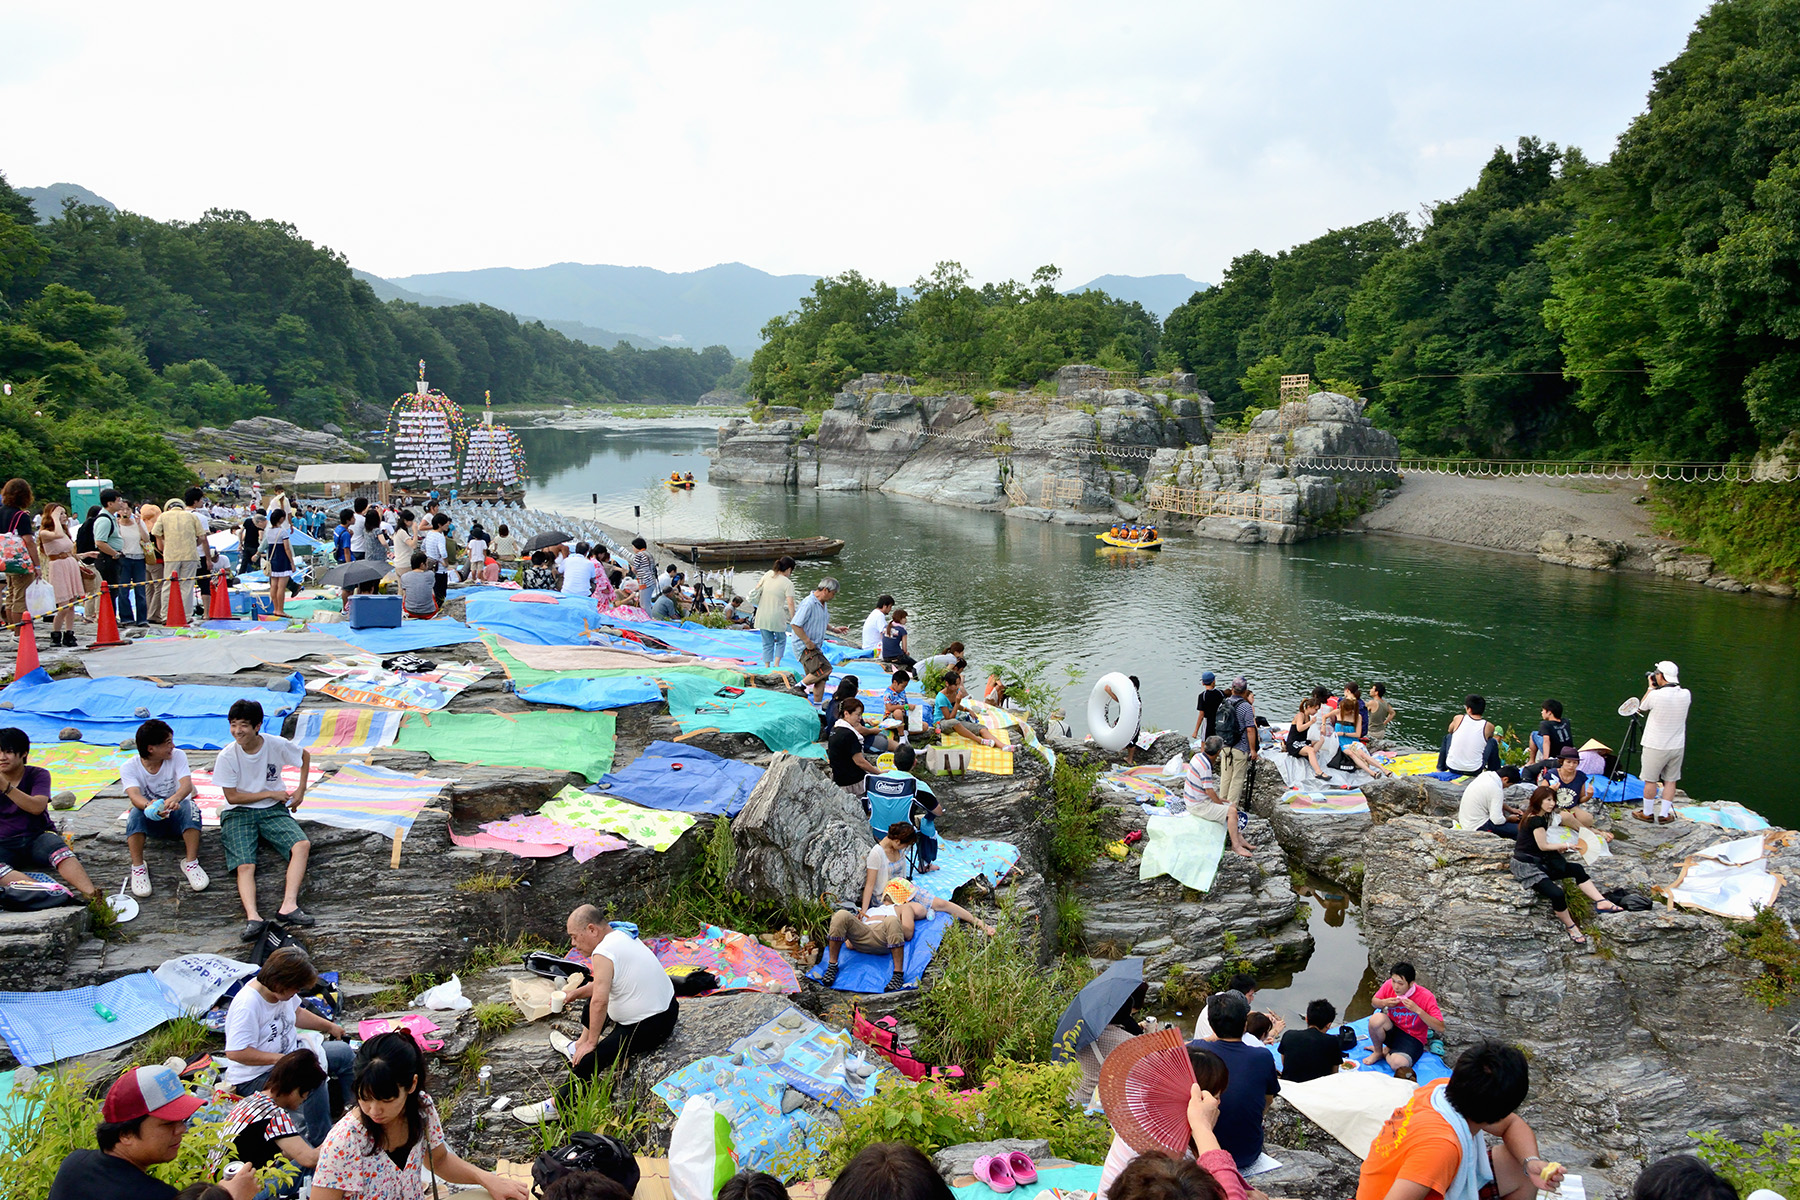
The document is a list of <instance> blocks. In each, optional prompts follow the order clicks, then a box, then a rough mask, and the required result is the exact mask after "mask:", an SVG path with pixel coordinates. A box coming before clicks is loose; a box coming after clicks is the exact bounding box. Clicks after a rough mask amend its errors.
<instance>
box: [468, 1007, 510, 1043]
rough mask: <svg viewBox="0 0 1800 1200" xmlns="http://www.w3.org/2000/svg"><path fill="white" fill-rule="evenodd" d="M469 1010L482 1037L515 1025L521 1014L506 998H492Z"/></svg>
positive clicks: (502, 1031) (490, 1035) (503, 1031)
mask: <svg viewBox="0 0 1800 1200" xmlns="http://www.w3.org/2000/svg"><path fill="white" fill-rule="evenodd" d="M470 1012H471V1013H473V1014H474V1017H475V1024H476V1025H477V1026H478V1027H480V1029H481V1035H482V1036H483V1037H492V1036H493V1035H494V1034H496V1033H505V1032H506V1031H507V1030H509V1029H511V1028H512V1027H513V1026H514V1025H517V1024H518V1023H519V1021H520V1019H521V1017H522V1016H523V1014H521V1013H520V1012H519V1010H518V1009H517V1008H516V1007H515V1006H514V1005H513V1004H512V1003H511V1002H510V1001H506V1000H493V1001H489V1002H487V1003H485V1004H477V1005H476V1006H475V1007H474V1008H473V1009H471V1010H470Z"/></svg>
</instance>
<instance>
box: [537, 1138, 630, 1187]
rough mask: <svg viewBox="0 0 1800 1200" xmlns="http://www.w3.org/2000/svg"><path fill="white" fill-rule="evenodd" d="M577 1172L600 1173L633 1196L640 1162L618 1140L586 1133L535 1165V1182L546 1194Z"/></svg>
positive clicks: (538, 1160) (570, 1140) (548, 1154)
mask: <svg viewBox="0 0 1800 1200" xmlns="http://www.w3.org/2000/svg"><path fill="white" fill-rule="evenodd" d="M576 1171H598V1172H599V1173H600V1174H602V1175H605V1176H606V1177H607V1178H609V1179H611V1180H613V1181H614V1182H616V1183H617V1184H618V1185H619V1186H620V1187H622V1188H624V1189H625V1191H626V1192H627V1193H628V1194H629V1193H631V1192H635V1191H636V1190H637V1185H638V1165H637V1159H636V1158H635V1157H633V1156H632V1153H631V1151H630V1150H628V1149H627V1148H626V1146H625V1143H624V1142H621V1141H620V1140H619V1139H618V1138H614V1137H607V1136H606V1135H604V1134H599V1133H587V1132H585V1131H581V1132H576V1133H572V1134H570V1135H569V1140H568V1143H567V1144H566V1145H562V1146H558V1147H557V1148H556V1149H554V1150H546V1151H544V1152H543V1153H542V1154H540V1155H538V1156H537V1158H536V1160H535V1161H533V1162H532V1164H531V1182H532V1184H533V1185H534V1186H535V1187H536V1188H537V1190H538V1194H539V1195H542V1194H543V1193H544V1192H545V1191H547V1190H549V1187H550V1185H551V1184H553V1183H555V1182H556V1181H557V1180H559V1179H561V1178H562V1177H563V1176H564V1175H572V1174H574V1173H575V1172H576Z"/></svg>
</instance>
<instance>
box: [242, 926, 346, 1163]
mask: <svg viewBox="0 0 1800 1200" xmlns="http://www.w3.org/2000/svg"><path fill="white" fill-rule="evenodd" d="M318 982H319V973H318V971H317V970H315V969H314V967H313V965H312V960H311V959H309V958H307V957H306V952H305V951H304V950H302V949H300V947H298V946H282V947H281V948H280V949H278V950H275V951H272V952H271V953H270V955H269V957H268V959H267V960H266V961H265V962H264V963H263V965H262V969H261V970H259V971H258V972H257V973H256V974H255V976H253V977H252V978H251V979H250V980H249V981H248V982H246V983H245V984H244V986H243V988H242V989H240V990H239V992H238V994H237V995H236V996H234V997H233V998H232V1001H231V1007H230V1008H229V1009H227V1010H226V1012H225V1082H226V1083H228V1084H230V1085H231V1087H232V1089H233V1090H234V1091H236V1092H237V1094H238V1095H240V1096H249V1095H253V1094H254V1093H256V1092H259V1091H261V1090H262V1089H263V1085H264V1084H266V1083H268V1081H269V1072H270V1071H271V1070H272V1069H273V1068H274V1066H275V1064H276V1063H277V1062H279V1061H281V1057H282V1056H283V1055H284V1054H291V1053H292V1052H293V1051H295V1050H298V1049H300V1048H301V1042H300V1033H299V1031H300V1030H302V1029H312V1030H317V1031H318V1032H319V1033H322V1034H324V1035H325V1036H326V1037H328V1038H337V1039H340V1040H338V1041H328V1042H326V1043H325V1069H326V1072H327V1074H328V1076H329V1078H328V1079H327V1080H326V1082H324V1083H321V1084H320V1085H319V1086H318V1087H316V1088H314V1089H313V1091H312V1094H311V1095H309V1096H307V1097H306V1099H305V1100H304V1101H303V1102H302V1103H301V1105H300V1116H301V1119H302V1120H303V1121H304V1122H305V1126H306V1140H307V1141H308V1142H311V1143H312V1144H313V1145H315V1146H317V1145H319V1144H321V1143H322V1142H324V1140H325V1135H326V1134H328V1133H330V1132H331V1094H330V1093H329V1092H327V1091H326V1089H327V1088H329V1087H334V1086H335V1088H336V1089H337V1093H338V1097H339V1099H340V1100H342V1101H343V1102H344V1103H345V1105H346V1107H347V1106H348V1104H349V1102H350V1095H349V1083H350V1072H351V1066H352V1064H353V1063H354V1062H355V1059H356V1055H355V1052H354V1051H353V1050H351V1049H350V1044H349V1043H348V1042H345V1041H343V1040H341V1039H342V1038H343V1037H344V1036H345V1034H344V1027H343V1026H342V1025H339V1024H338V1023H337V1022H335V1021H327V1020H326V1019H325V1018H324V1017H321V1016H320V1015H319V1014H318V1013H316V1012H313V1011H312V1010H311V1009H309V1008H304V1007H302V1006H301V1004H300V994H301V993H302V992H310V991H311V990H312V989H313V988H314V987H316V986H318Z"/></svg>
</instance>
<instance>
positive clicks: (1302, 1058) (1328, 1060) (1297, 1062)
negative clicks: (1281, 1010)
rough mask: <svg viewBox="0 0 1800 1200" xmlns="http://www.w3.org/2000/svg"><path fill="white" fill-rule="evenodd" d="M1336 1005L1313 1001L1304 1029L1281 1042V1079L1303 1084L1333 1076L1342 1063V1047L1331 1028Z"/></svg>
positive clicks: (1323, 1001) (1292, 1033)
mask: <svg viewBox="0 0 1800 1200" xmlns="http://www.w3.org/2000/svg"><path fill="white" fill-rule="evenodd" d="M1336 1020H1337V1006H1336V1005H1334V1004H1332V1002H1331V1001H1329V1000H1323V999H1321V1000H1314V1001H1313V1002H1312V1003H1311V1004H1308V1005H1307V1006H1306V1028H1305V1029H1295V1030H1291V1031H1290V1032H1288V1033H1287V1034H1286V1035H1284V1036H1283V1037H1282V1039H1281V1077H1282V1078H1283V1079H1285V1080H1287V1081H1288V1082H1289V1083H1305V1082H1306V1081H1307V1080H1309V1079H1323V1078H1324V1077H1325V1076H1327V1075H1331V1074H1334V1073H1335V1072H1336V1071H1337V1069H1338V1064H1339V1063H1341V1062H1343V1061H1344V1044H1343V1043H1342V1042H1341V1041H1339V1040H1338V1035H1337V1031H1336V1030H1334V1029H1333V1028H1332V1027H1331V1025H1332V1022H1334V1021H1336Z"/></svg>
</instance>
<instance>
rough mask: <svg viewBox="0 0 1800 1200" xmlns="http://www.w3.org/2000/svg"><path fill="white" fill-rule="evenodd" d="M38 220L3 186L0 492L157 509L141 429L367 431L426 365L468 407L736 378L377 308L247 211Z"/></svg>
mask: <svg viewBox="0 0 1800 1200" xmlns="http://www.w3.org/2000/svg"><path fill="white" fill-rule="evenodd" d="M36 218H37V214H36V213H35V212H34V211H33V209H32V206H31V204H30V202H29V201H27V200H26V199H25V198H24V197H22V196H20V195H19V194H18V193H17V192H15V191H13V190H12V188H11V187H9V186H7V184H6V182H5V179H4V177H3V176H0V381H5V382H6V383H7V384H9V385H10V386H11V388H12V394H11V395H10V396H5V397H0V478H3V477H7V476H11V475H22V476H24V477H25V478H27V479H29V480H31V481H32V482H33V484H38V483H40V482H41V483H49V482H52V481H60V480H63V479H68V478H71V477H73V476H74V475H76V474H80V473H81V465H82V463H83V462H84V461H86V460H88V459H94V458H98V459H99V460H100V461H101V463H102V464H103V468H104V469H105V470H106V471H107V472H108V473H110V474H111V475H112V476H113V478H114V479H116V480H119V481H120V482H121V484H122V485H123V486H126V487H128V488H129V490H131V491H133V492H134V493H138V494H150V493H153V492H154V493H167V492H169V491H172V490H176V485H178V484H179V483H180V482H181V481H182V480H183V479H184V477H185V471H184V470H183V469H182V467H181V464H180V462H179V461H178V460H177V459H176V458H175V457H174V455H173V454H172V453H170V452H169V451H168V450H167V447H166V444H165V443H164V441H163V439H162V438H161V437H159V436H156V433H155V431H157V430H160V429H162V428H165V427H167V426H168V425H169V424H171V423H173V424H178V425H197V424H214V425H217V424H225V423H228V422H230V421H234V420H237V419H239V418H241V417H248V416H256V415H260V414H272V415H275V416H279V417H282V418H284V419H286V420H290V421H294V422H296V423H299V424H302V425H308V426H315V427H316V426H318V425H322V424H324V423H326V422H328V421H336V422H342V423H346V424H352V423H366V422H367V421H368V419H369V416H368V414H370V413H374V414H385V412H386V409H387V405H388V403H389V402H390V401H391V400H392V399H393V398H394V397H395V396H397V395H399V394H400V393H401V392H403V391H405V390H407V389H408V388H409V386H410V385H411V383H412V381H413V380H414V378H416V375H415V370H416V368H415V366H414V364H416V363H417V361H418V360H419V359H421V358H423V359H425V360H426V362H427V364H428V369H429V374H430V378H431V382H432V384H433V386H435V387H437V388H439V389H441V390H442V391H444V392H445V393H446V394H447V395H449V396H450V397H451V398H452V399H454V400H458V401H460V402H462V403H464V404H478V403H480V401H481V398H482V393H483V392H484V391H489V390H491V391H492V392H493V395H494V399H495V401H496V403H501V404H505V403H546V402H558V403H560V402H581V401H594V400H603V399H627V400H634V401H636V400H652V401H661V402H674V403H691V402H692V401H694V400H695V399H697V398H698V397H699V396H700V395H701V394H703V393H704V392H706V391H709V390H710V389H711V388H712V387H713V386H715V384H716V383H717V382H719V381H720V380H721V379H724V378H727V377H729V376H731V374H732V372H733V371H734V368H737V367H738V364H737V363H736V362H735V360H734V359H733V358H732V356H731V354H730V353H729V352H728V351H727V350H726V349H725V348H724V347H722V346H715V347H710V348H708V349H706V350H703V351H699V352H695V351H693V350H686V349H674V348H665V349H657V350H638V349H634V348H632V347H630V346H619V347H617V348H616V349H613V350H605V349H599V348H596V347H590V346H587V345H584V344H583V343H580V342H576V341H572V340H570V339H569V338H567V337H565V336H563V335H562V334H560V333H557V332H555V331H554V330H550V329H546V328H545V327H544V326H543V325H541V324H537V323H529V324H527V323H521V322H520V321H518V320H517V319H515V318H514V317H512V316H511V315H510V314H508V313H504V312H501V311H500V310H498V309H495V308H490V307H488V306H486V305H478V304H462V305H456V306H454V307H448V308H427V307H420V306H418V305H413V304H405V303H401V302H398V301H395V302H393V303H388V304H383V303H382V302H380V301H379V300H377V299H376V298H375V294H374V293H373V292H372V291H371V290H370V289H369V286H368V284H366V283H364V282H362V281H361V280H358V279H356V278H355V277H354V276H353V275H352V273H351V271H350V267H349V264H348V263H346V262H345V260H344V259H343V257H342V256H341V255H338V254H334V253H333V252H331V251H330V250H327V249H324V248H323V247H319V246H315V245H313V244H312V243H311V242H309V241H307V240H306V239H305V238H302V237H301V236H300V235H299V234H298V232H296V230H295V229H294V227H293V226H291V225H284V224H281V223H280V222H276V221H258V220H252V219H251V218H250V217H249V216H248V215H247V214H245V213H241V212H219V211H213V212H209V213H207V214H206V216H204V217H203V218H201V219H200V220H199V221H195V222H179V221H175V222H162V221H153V220H150V219H148V218H146V217H142V216H138V215H136V214H133V213H114V212H110V211H108V210H105V209H101V208H95V207H72V208H69V209H67V210H65V211H64V212H63V213H62V214H61V215H60V216H59V217H58V218H57V219H56V220H53V221H50V222H48V223H46V224H42V225H40V224H37V222H36ZM359 404H366V405H369V406H371V407H370V408H367V409H364V410H362V412H360V413H359V412H358V408H357V406H358V405H359ZM359 418H360V420H359ZM376 423H379V415H377V416H376Z"/></svg>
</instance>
